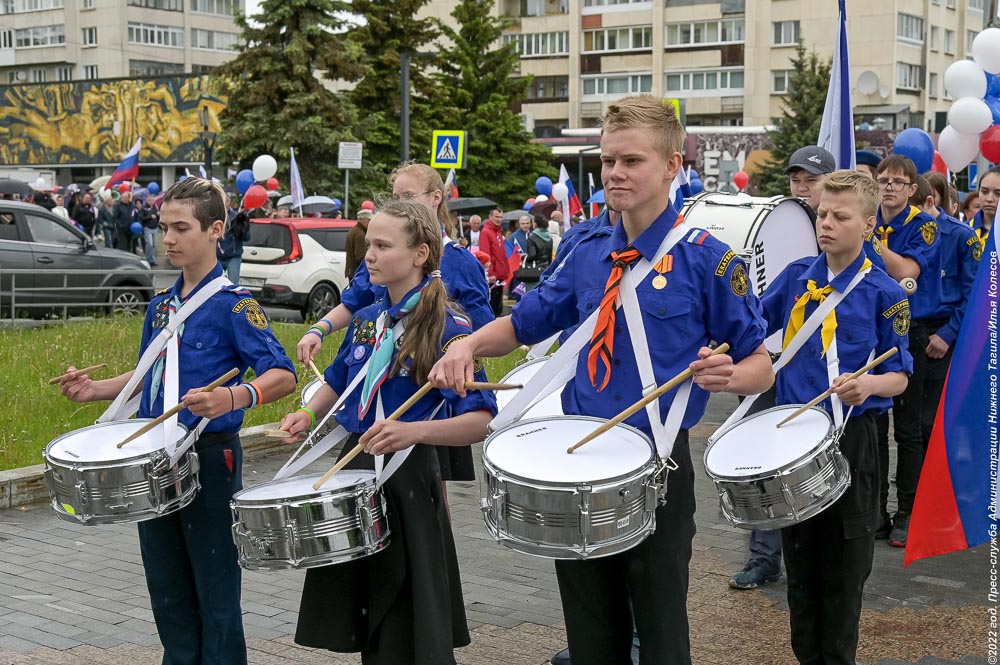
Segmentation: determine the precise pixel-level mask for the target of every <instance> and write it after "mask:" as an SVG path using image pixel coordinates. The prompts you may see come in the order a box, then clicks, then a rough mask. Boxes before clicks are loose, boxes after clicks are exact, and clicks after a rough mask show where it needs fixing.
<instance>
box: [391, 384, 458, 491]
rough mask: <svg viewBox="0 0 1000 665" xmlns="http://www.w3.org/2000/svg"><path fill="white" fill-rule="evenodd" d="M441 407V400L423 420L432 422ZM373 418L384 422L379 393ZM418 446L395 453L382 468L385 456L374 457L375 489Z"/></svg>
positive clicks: (394, 471) (442, 403)
mask: <svg viewBox="0 0 1000 665" xmlns="http://www.w3.org/2000/svg"><path fill="white" fill-rule="evenodd" d="M443 406H444V400H441V402H440V404H438V405H437V406H436V407H434V410H433V411H431V415H429V416H427V417H426V418H424V420H434V417H435V416H437V414H438V411H440V410H441V407H443ZM375 418H376V419H377V420H385V412H384V411H382V394H381V393H379V396H378V401H377V402H376V404H375ZM419 445H421V444H419V443H416V444H414V445H413V446H410V447H409V448H406V449H405V450H400V451H399V452H397V453H396V454H395V455H393V456H392V459H391V460H389V463H388V464H386V465H385V467H384V468H383V464H385V455H375V489H378V488H380V487H382V485H384V484H385V482H386V481H387V480H389V478H391V477H392V474H394V473H396V471H397V470H398V469H399V467H401V466H402V465H403V462H405V461H406V458H407V457H409V456H410V453H412V452H413V448H414V446H419Z"/></svg>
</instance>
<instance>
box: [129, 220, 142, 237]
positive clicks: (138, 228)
mask: <svg viewBox="0 0 1000 665" xmlns="http://www.w3.org/2000/svg"><path fill="white" fill-rule="evenodd" d="M128 230H129V231H131V232H132V235H134V236H140V235H142V224H140V223H139V222H132V226H130V227H128Z"/></svg>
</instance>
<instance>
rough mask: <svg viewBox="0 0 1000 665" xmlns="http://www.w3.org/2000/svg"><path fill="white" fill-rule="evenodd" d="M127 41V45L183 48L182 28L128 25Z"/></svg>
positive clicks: (142, 24)
mask: <svg viewBox="0 0 1000 665" xmlns="http://www.w3.org/2000/svg"><path fill="white" fill-rule="evenodd" d="M128 41H129V44H148V45H150V46H169V47H171V48H184V28H175V27H172V26H168V25H148V24H146V23H129V24H128Z"/></svg>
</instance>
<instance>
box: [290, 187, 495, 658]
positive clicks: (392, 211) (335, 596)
mask: <svg viewBox="0 0 1000 665" xmlns="http://www.w3.org/2000/svg"><path fill="white" fill-rule="evenodd" d="M365 242H366V244H367V246H368V251H367V253H366V254H365V264H366V266H367V268H368V272H369V274H370V275H371V281H372V283H373V284H378V285H381V286H384V287H385V288H386V295H385V297H384V298H383V299H382V300H380V301H378V302H376V303H374V304H372V305H370V306H368V307H365V308H363V309H360V310H359V311H357V312H356V313H355V315H354V318H353V319H352V321H351V325H350V328H349V329H348V332H347V336H346V337H345V338H344V342H343V344H341V347H340V351H339V352H338V354H337V357H336V358H335V359H334V361H333V363H332V364H331V365H330V366H329V367H328V368H327V369H326V372H325V373H324V377H325V379H326V383H325V384H324V385H323V386H322V387H321V388H320V389H319V390H318V391H317V393H316V395H315V396H314V397H313V398H312V399H310V400H309V403H308V404H306V406H305V407H304V408H302V409H300V410H299V411H296V412H295V413H290V414H288V415H287V416H285V418H284V420H282V422H281V429H283V430H286V431H288V432H290V433H291V434H293V435H301V434H303V433H304V432H306V431H307V430H308V429H310V428H311V427H313V426H314V425H315V422H316V419H317V418H321V417H322V416H323V415H325V414H326V413H327V412H328V411H329V410H330V409H331V408H332V407H333V405H334V403H335V402H336V401H337V398H338V395H339V394H340V393H342V392H343V391H344V390H345V389H346V387H347V385H348V383H350V381H351V380H352V379H353V378H354V377H355V376H358V375H359V374H360V375H362V376H364V380H363V381H362V382H361V383H360V385H359V388H358V389H356V390H354V391H353V392H352V393H351V394H350V395H349V396H348V397H347V400H346V401H345V403H344V406H343V408H342V409H341V410H340V411H339V412H338V413H337V415H336V416H335V418H336V419H337V421H338V422H339V423H340V424H341V425H342V426H343V427H344V428H345V429H347V431H349V432H352V433H353V434H352V436H351V438H350V439H348V441H347V443H346V444H345V445H344V447H343V451H344V452H346V451H349V450H350V449H352V448H354V446H355V444H357V443H358V442H360V443H362V444H364V446H365V454H362V455H359V456H358V457H356V458H355V459H354V460H352V462H351V463H350V464H349V465H348V467H347V468H366V469H372V468H374V457H373V455H376V454H385V455H391V454H395V453H398V452H399V451H401V450H404V449H407V448H411V447H412V451H411V452H410V453H409V456H408V457H407V458H406V460H405V462H404V463H403V464H402V465H401V466H400V467H399V468H398V469H397V471H396V472H395V473H394V474H392V476H390V477H389V479H388V480H387V481H386V483H385V484H384V485H383V490H384V491H385V494H386V498H387V501H388V503H389V510H388V519H389V526H390V529H391V531H392V536H391V538H390V542H389V546H388V547H387V548H386V549H385V550H383V551H382V552H379V553H378V554H375V555H372V556H368V557H363V558H360V559H356V560H354V561H350V562H347V563H342V564H338V565H333V566H323V567H319V568H310V569H308V570H307V571H306V580H305V585H304V587H303V591H302V602H301V607H300V610H299V624H298V629H297V631H296V634H295V641H296V642H298V643H299V644H302V645H304V646H309V647H315V648H321V649H329V650H331V651H337V652H361V654H362V662H366V663H367V662H377V663H378V664H379V665H385V664H394V663H400V664H402V663H414V664H427V665H430V664H432V663H433V664H437V663H454V662H455V660H454V655H453V653H452V649H453V648H454V647H460V646H465V645H467V644H468V643H469V631H468V626H467V624H466V619H465V608H464V604H463V600H462V587H461V579H460V577H459V574H458V559H457V556H456V554H455V543H454V539H453V537H452V532H451V525H450V522H449V519H448V514H447V510H446V503H445V500H444V496H443V486H442V483H441V472H440V466H439V464H438V455H437V453H436V452H435V448H434V446H466V447H467V446H469V445H470V444H472V443H474V442H476V441H481V440H483V439H484V438H485V437H486V434H487V429H486V427H487V423H489V421H490V420H491V419H492V417H493V415H494V414H495V413H496V410H497V407H496V399H495V398H494V396H493V394H492V393H490V392H483V391H468V392H467V394H466V397H459V396H458V395H456V394H455V393H453V392H451V391H444V392H441V391H438V390H432V391H431V392H430V393H428V394H427V395H425V396H424V397H423V398H422V399H421V400H420V401H418V402H417V403H416V404H415V405H413V406H412V407H411V408H410V409H409V410H408V411H407V412H406V413H405V414H404V415H403V416H402V418H401V419H400V420H398V421H386V420H383V418H384V414H389V413H392V412H393V411H394V410H395V409H396V408H397V407H399V406H400V405H402V404H403V402H405V401H406V400H407V399H408V398H409V397H411V396H412V395H413V394H414V393H415V392H417V390H418V389H419V388H420V387H421V386H422V385H423V384H424V383H425V382H426V381H427V375H428V373H429V372H430V370H431V367H433V366H434V363H435V362H437V360H438V359H439V358H440V357H441V356H442V355H443V353H444V349H445V348H447V346H448V345H449V344H450V343H451V342H453V341H454V340H456V339H460V338H462V337H465V336H467V335H468V334H469V333H470V332H471V325H470V324H469V322H468V320H466V319H465V318H464V316H463V315H462V314H461V310H460V309H459V308H458V307H457V306H456V305H454V303H451V302H449V300H448V296H447V292H446V290H445V286H444V284H442V281H441V273H440V264H441V253H442V244H441V232H440V226H439V225H438V221H437V220H436V219H434V217H433V216H432V215H431V212H430V211H429V210H428V209H427V208H426V207H425V206H423V205H421V204H419V203H414V202H408V201H395V202H392V203H389V204H388V205H386V206H385V207H383V208H382V209H381V210H379V211H378V212H376V214H375V216H374V217H373V218H372V220H371V222H370V223H369V225H368V233H367V236H366V238H365ZM362 373H363V374H362ZM476 379H477V380H480V381H485V380H486V375H485V373H484V372H483V371H482V370H479V371H478V372H476ZM442 402H443V403H444V404H443V408H440V409H439V408H438V407H439V406H442ZM293 440H294V439H293ZM385 461H386V463H387V464H388V461H389V458H388V457H387V458H386V460H385Z"/></svg>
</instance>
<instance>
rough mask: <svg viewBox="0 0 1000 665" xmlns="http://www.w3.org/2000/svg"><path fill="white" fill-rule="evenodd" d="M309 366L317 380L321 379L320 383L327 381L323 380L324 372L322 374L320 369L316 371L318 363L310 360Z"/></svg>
mask: <svg viewBox="0 0 1000 665" xmlns="http://www.w3.org/2000/svg"><path fill="white" fill-rule="evenodd" d="M308 365H309V369H311V370H312V371H313V374H315V375H316V378H317V379H319V380H320V381H324V382H325V381H326V379H324V378H323V372H321V371H319V370H318V369H316V363H314V362H313V361H311V360H310V361H309V363H308Z"/></svg>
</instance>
